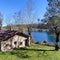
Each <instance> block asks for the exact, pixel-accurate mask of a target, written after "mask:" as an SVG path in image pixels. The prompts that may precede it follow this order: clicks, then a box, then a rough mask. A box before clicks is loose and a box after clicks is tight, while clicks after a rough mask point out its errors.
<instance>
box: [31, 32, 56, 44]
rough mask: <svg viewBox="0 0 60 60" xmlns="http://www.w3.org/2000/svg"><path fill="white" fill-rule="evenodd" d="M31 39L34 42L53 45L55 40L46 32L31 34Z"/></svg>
mask: <svg viewBox="0 0 60 60" xmlns="http://www.w3.org/2000/svg"><path fill="white" fill-rule="evenodd" d="M32 37H33V39H34V41H35V42H37V41H39V42H43V41H44V40H46V41H48V42H50V43H55V41H56V38H55V37H54V36H50V35H49V34H48V33H47V32H32Z"/></svg>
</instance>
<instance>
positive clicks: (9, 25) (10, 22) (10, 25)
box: [5, 15, 13, 30]
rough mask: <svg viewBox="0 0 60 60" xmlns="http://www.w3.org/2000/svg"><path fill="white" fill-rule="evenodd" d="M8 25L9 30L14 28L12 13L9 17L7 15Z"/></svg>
mask: <svg viewBox="0 0 60 60" xmlns="http://www.w3.org/2000/svg"><path fill="white" fill-rule="evenodd" d="M5 22H6V25H7V29H8V30H11V29H12V28H11V27H12V24H13V22H12V17H11V16H10V15H8V16H7V17H6V21H5Z"/></svg>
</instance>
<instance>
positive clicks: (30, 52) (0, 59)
mask: <svg viewBox="0 0 60 60" xmlns="http://www.w3.org/2000/svg"><path fill="white" fill-rule="evenodd" d="M0 60H60V50H59V51H54V47H48V46H42V45H38V44H32V45H31V47H30V48H29V49H16V50H13V51H11V52H0Z"/></svg>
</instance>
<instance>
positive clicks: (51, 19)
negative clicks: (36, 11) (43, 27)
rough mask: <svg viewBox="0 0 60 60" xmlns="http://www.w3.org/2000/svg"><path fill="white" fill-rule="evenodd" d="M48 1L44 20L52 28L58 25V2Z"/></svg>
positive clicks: (59, 8) (59, 16) (59, 13)
mask: <svg viewBox="0 0 60 60" xmlns="http://www.w3.org/2000/svg"><path fill="white" fill-rule="evenodd" d="M47 1H48V8H47V12H46V13H45V15H44V16H45V19H47V20H48V24H51V25H52V26H54V25H55V26H56V25H58V23H59V22H60V21H59V20H60V0H47Z"/></svg>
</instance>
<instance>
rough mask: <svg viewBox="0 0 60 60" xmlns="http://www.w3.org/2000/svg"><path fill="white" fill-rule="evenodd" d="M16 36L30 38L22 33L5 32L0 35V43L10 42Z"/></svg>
mask: <svg viewBox="0 0 60 60" xmlns="http://www.w3.org/2000/svg"><path fill="white" fill-rule="evenodd" d="M15 35H20V36H23V37H26V38H28V37H29V36H28V35H26V34H24V33H22V32H18V31H4V32H1V33H0V41H2V40H3V41H5V40H8V39H9V38H11V37H13V36H15Z"/></svg>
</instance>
